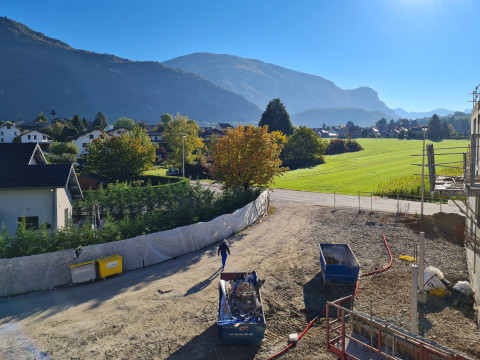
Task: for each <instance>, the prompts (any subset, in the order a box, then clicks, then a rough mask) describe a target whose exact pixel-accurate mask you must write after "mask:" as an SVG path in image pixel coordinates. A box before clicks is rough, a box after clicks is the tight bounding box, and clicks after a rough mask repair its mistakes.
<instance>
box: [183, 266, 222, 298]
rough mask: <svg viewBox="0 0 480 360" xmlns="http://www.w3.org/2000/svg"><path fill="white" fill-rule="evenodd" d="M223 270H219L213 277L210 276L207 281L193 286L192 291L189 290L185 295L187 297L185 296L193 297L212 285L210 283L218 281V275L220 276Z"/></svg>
mask: <svg viewBox="0 0 480 360" xmlns="http://www.w3.org/2000/svg"><path fill="white" fill-rule="evenodd" d="M221 269H222V268H218V270H217V271H215V272H214V273H213V274H212V275H210V276H209V277H208V278H206V279H205V280H203V281H200V282H199V283H197V284H195V285H193V286H192V287H191V288H190V289H188V290H187V292H186V293H185V295H183V296H188V295H192V294H195V293H197V292H199V291H201V290H203V289H205V288H206V287H207V286H208V285H210V283H211V282H212V281H213V280H215V279H217V277H218V275H219V274H220V272H221Z"/></svg>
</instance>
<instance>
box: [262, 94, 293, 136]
mask: <svg viewBox="0 0 480 360" xmlns="http://www.w3.org/2000/svg"><path fill="white" fill-rule="evenodd" d="M258 125H259V126H265V125H268V131H270V132H273V131H281V132H282V133H284V134H285V135H291V134H292V133H293V127H292V123H291V122H290V115H289V114H288V112H287V110H286V109H285V106H284V105H283V103H282V102H281V101H280V99H273V100H271V101H270V102H269V103H268V105H267V108H266V109H265V111H264V113H263V114H262V118H261V119H260V122H259V123H258Z"/></svg>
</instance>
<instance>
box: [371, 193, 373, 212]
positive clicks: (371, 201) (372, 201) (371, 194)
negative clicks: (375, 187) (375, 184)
mask: <svg viewBox="0 0 480 360" xmlns="http://www.w3.org/2000/svg"><path fill="white" fill-rule="evenodd" d="M370 212H371V213H372V212H373V193H370Z"/></svg>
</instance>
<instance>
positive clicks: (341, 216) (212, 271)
mask: <svg viewBox="0 0 480 360" xmlns="http://www.w3.org/2000/svg"><path fill="white" fill-rule="evenodd" d="M274 205H275V207H276V209H275V211H274V212H273V213H272V214H270V215H268V216H266V217H265V218H264V219H263V220H262V221H259V222H257V223H256V224H254V225H253V226H251V227H249V228H247V229H245V230H244V231H242V232H240V233H238V234H236V235H234V236H233V237H231V238H230V239H228V242H229V246H230V249H231V252H232V255H231V256H230V257H229V258H228V260H227V266H226V271H231V272H236V271H248V270H252V269H255V270H256V271H257V273H258V274H259V277H260V278H262V279H265V283H264V285H263V287H262V298H263V304H264V310H265V317H266V321H267V328H266V332H265V339H264V341H263V342H262V344H261V345H260V346H243V347H235V346H221V345H220V344H219V341H218V336H217V328H216V320H217V310H218V309H217V304H218V290H217V286H218V281H217V280H218V275H219V270H220V264H221V260H220V257H217V254H216V248H217V247H216V246H211V247H208V248H206V249H202V250H199V251H196V252H194V253H191V254H187V255H184V256H181V257H179V258H176V259H173V260H170V261H167V262H164V263H162V264H158V265H156V266H151V267H149V268H144V269H140V270H136V271H131V272H128V273H124V274H121V275H116V276H113V277H110V278H108V279H107V280H106V281H97V282H95V283H93V284H90V283H87V284H82V285H79V286H77V287H73V286H65V287H60V288H55V289H49V290H45V291H43V292H35V293H30V294H26V295H22V296H17V297H13V298H4V299H0V359H6V360H12V359H42V360H46V359H172V360H173V359H179V360H180V359H189V360H190V359H193V360H195V359H228V360H240V359H266V358H268V357H269V356H271V355H273V354H275V353H277V352H278V351H280V350H282V349H283V348H284V347H285V346H286V345H287V344H288V342H287V341H288V335H289V334H290V333H294V332H297V333H300V332H302V331H303V329H304V328H305V327H306V325H307V324H308V322H309V321H310V320H311V319H313V318H314V317H315V316H316V315H318V314H320V313H321V311H322V309H323V307H324V304H325V291H324V290H325V287H324V284H323V281H322V276H321V271H320V263H319V243H347V244H350V246H351V247H352V250H353V252H354V254H355V255H356V257H357V259H358V261H359V262H360V265H361V267H360V273H364V272H369V271H373V270H375V269H380V268H383V267H385V266H386V265H387V264H388V262H389V260H390V258H389V256H388V253H387V251H386V248H385V245H384V243H383V237H382V234H383V233H385V234H387V235H388V236H387V241H388V243H389V246H390V248H391V251H392V253H393V265H392V267H391V268H390V270H388V271H386V272H383V273H380V274H378V275H375V276H369V277H364V278H362V279H361V280H360V282H359V289H358V294H357V296H356V300H355V309H357V310H359V311H363V312H365V313H368V314H369V312H370V310H369V309H370V303H373V316H374V317H377V318H379V319H382V320H386V321H390V322H391V323H392V324H394V325H397V326H400V327H403V328H408V327H409V323H410V320H409V311H410V279H411V272H410V263H408V262H406V261H404V260H401V259H399V256H400V255H411V256H412V255H413V248H414V247H413V244H414V242H415V241H416V240H417V239H418V231H419V229H422V230H424V231H426V233H427V236H426V265H433V266H436V267H438V268H440V269H441V270H442V271H443V273H444V275H445V278H447V279H448V280H449V281H450V282H452V284H454V283H455V282H456V281H458V280H468V275H467V269H466V264H465V251H464V249H463V247H462V245H461V244H459V242H458V241H457V240H455V236H456V235H458V233H461V230H459V229H457V230H455V231H453V230H452V231H450V230H449V229H456V228H457V227H458V226H461V225H457V224H461V222H462V221H463V219H462V218H460V219H455V218H453V219H452V218H448V219H446V218H443V217H438V218H437V219H436V218H435V216H434V217H431V218H428V220H427V221H426V222H424V223H420V222H419V220H418V219H403V218H398V217H396V216H395V215H392V214H386V213H368V212H361V213H358V211H357V210H355V209H337V211H335V212H333V211H332V208H329V207H321V206H310V205H288V204H280V203H279V204H274ZM446 221H450V222H451V224H452V226H448V227H445V226H443V227H442V226H438V224H445V223H446ZM349 291H352V289H350V290H349ZM337 295H338V294H337ZM332 300H333V299H332ZM474 317H475V314H474V311H473V308H472V304H469V305H462V306H459V307H455V306H453V305H452V297H451V296H450V295H448V294H447V296H445V297H443V298H438V297H436V296H433V295H429V296H428V299H427V306H425V307H424V308H422V313H421V314H420V320H419V331H420V333H421V334H422V335H424V336H425V337H426V338H428V339H430V340H434V341H436V342H438V343H440V344H442V345H444V346H447V347H449V348H452V349H455V350H458V351H461V352H463V353H464V354H466V355H469V356H470V357H472V358H475V359H480V334H479V332H478V330H477V328H476V326H475V319H474ZM281 358H282V359H306V360H309V359H333V357H332V356H331V355H329V354H327V353H326V351H325V320H324V319H320V320H318V321H317V322H315V324H314V325H313V326H312V327H311V329H310V330H309V331H308V332H307V333H306V335H305V336H304V337H303V338H302V339H301V340H300V341H299V342H298V343H297V345H296V347H295V348H293V349H290V350H289V351H288V352H287V353H286V354H285V355H283V356H282V357H281Z"/></svg>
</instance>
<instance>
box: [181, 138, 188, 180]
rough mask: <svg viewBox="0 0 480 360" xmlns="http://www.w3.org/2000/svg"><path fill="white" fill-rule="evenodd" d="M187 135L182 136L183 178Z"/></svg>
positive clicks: (183, 174)
mask: <svg viewBox="0 0 480 360" xmlns="http://www.w3.org/2000/svg"><path fill="white" fill-rule="evenodd" d="M186 137H187V134H183V135H182V176H183V177H185V138H186Z"/></svg>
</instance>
